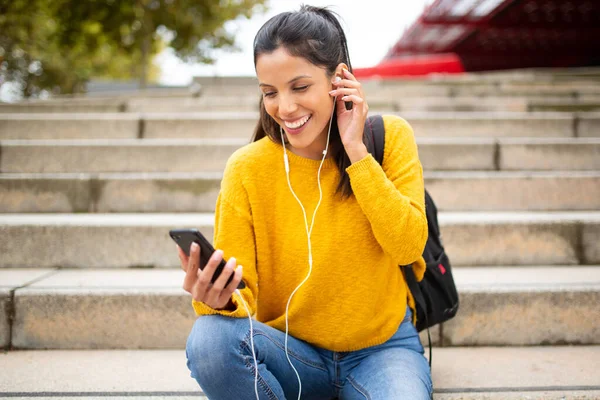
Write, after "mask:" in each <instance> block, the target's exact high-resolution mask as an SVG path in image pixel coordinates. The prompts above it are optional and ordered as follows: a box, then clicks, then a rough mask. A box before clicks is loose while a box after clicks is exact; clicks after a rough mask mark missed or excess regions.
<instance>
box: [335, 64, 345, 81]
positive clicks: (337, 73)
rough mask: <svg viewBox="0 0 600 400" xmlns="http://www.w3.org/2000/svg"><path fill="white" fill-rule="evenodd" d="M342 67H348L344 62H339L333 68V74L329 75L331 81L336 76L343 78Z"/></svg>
mask: <svg viewBox="0 0 600 400" xmlns="http://www.w3.org/2000/svg"><path fill="white" fill-rule="evenodd" d="M344 69H346V70H347V69H348V66H347V65H346V64H344V63H339V64H338V66H337V67H336V68H335V73H334V76H332V77H331V81H332V82H335V81H336V79H337V78H340V79H344V73H343V72H342V70H344Z"/></svg>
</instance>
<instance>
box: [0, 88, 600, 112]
mask: <svg viewBox="0 0 600 400" xmlns="http://www.w3.org/2000/svg"><path fill="white" fill-rule="evenodd" d="M405 94H406V93H403V94H402V97H401V98H399V97H400V96H395V97H393V98H390V96H389V95H388V96H386V97H384V98H379V97H378V96H377V95H376V93H375V94H374V95H373V96H369V99H368V101H369V108H370V109H371V110H372V112H377V113H379V112H394V111H402V112H407V111H409V112H410V111H429V112H437V111H442V112H457V111H458V112H498V111H500V112H502V111H511V112H527V111H533V112H540V111H542V112H547V111H550V112H556V111H559V112H590V111H600V101H598V99H594V98H590V99H587V100H585V99H582V98H577V97H574V96H573V93H567V94H566V95H565V94H564V93H562V94H561V93H559V94H558V95H546V96H542V95H539V94H531V93H528V94H522V95H518V96H511V95H510V94H507V93H505V94H503V95H498V96H493V95H487V96H485V97H472V96H471V97H469V96H462V97H451V96H437V97H432V96H429V97H423V94H421V97H406V96H405ZM582 96H584V95H583V94H582ZM587 96H593V94H592V95H587ZM92 100H93V101H89V100H88V101H81V100H79V101H75V100H74V101H71V102H64V101H56V100H47V101H35V102H31V101H30V102H22V103H13V104H0V113H32V114H33V113H100V112H109V113H117V112H134V113H155V112H162V113H164V112H205V111H216V112H219V111H244V112H247V111H258V105H259V102H258V98H257V96H255V95H252V96H242V97H237V98H236V99H235V100H232V98H231V97H224V96H205V97H203V96H201V97H191V96H187V97H182V96H174V97H146V98H143V97H139V98H135V97H134V98H119V97H115V98H113V99H92Z"/></svg>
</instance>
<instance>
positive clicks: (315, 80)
mask: <svg viewBox="0 0 600 400" xmlns="http://www.w3.org/2000/svg"><path fill="white" fill-rule="evenodd" d="M256 75H257V77H258V82H259V87H260V90H261V92H262V95H263V102H264V105H265V109H266V111H267V113H268V114H269V115H270V116H271V117H272V118H273V119H274V120H275V121H276V122H277V123H278V124H279V125H280V126H282V127H283V129H284V130H285V133H286V136H287V139H288V142H289V147H288V148H289V149H290V151H292V152H294V153H295V154H298V155H300V156H303V157H307V158H312V159H315V160H319V159H321V158H322V157H323V150H325V145H326V143H327V130H328V129H329V121H330V118H331V112H332V110H333V97H331V96H330V95H329V91H330V90H332V89H333V88H332V82H331V79H330V77H328V75H327V72H326V70H325V69H324V68H321V67H318V66H316V65H314V64H312V63H310V62H309V61H308V60H306V59H305V58H302V57H294V56H291V55H290V54H289V53H288V52H287V51H286V50H285V49H284V48H283V47H279V48H278V49H277V50H275V51H273V52H272V53H269V54H261V55H260V56H258V58H257V61H256Z"/></svg>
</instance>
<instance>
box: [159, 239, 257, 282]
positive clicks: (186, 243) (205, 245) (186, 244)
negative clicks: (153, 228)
mask: <svg viewBox="0 0 600 400" xmlns="http://www.w3.org/2000/svg"><path fill="white" fill-rule="evenodd" d="M169 236H171V239H173V240H174V241H175V243H177V244H178V245H179V247H181V249H182V250H183V252H184V253H185V255H187V256H188V257H189V256H190V246H191V245H192V243H194V242H196V243H198V246H200V264H199V268H200V269H204V267H205V266H206V264H207V263H208V260H209V259H210V257H211V256H212V254H213V253H214V252H215V249H214V247H213V246H212V244H210V242H209V241H208V240H206V238H205V237H204V235H203V234H202V233H201V232H200V231H199V230H198V229H193V228H192V229H171V230H170V231H169ZM226 263H227V261H226V260H224V259H223V260H221V263H220V264H219V266H218V267H217V269H216V270H215V273H214V275H213V277H212V279H211V283H215V281H216V280H217V278H218V277H219V275H221V271H223V268H224V267H225V264H226ZM233 276H234V275H233V274H231V277H230V278H229V280H228V281H227V283H226V284H225V286H227V285H229V284H230V283H231V281H232V280H233ZM245 287H246V284H245V283H244V281H243V280H242V281H240V284H239V285H238V289H244V288H245Z"/></svg>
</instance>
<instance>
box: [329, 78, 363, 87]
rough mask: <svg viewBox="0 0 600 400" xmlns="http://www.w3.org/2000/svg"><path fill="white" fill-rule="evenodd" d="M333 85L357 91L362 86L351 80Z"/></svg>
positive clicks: (344, 80) (340, 81) (343, 80)
mask: <svg viewBox="0 0 600 400" xmlns="http://www.w3.org/2000/svg"><path fill="white" fill-rule="evenodd" d="M333 84H334V85H335V86H338V87H351V88H355V89H358V88H360V87H361V86H362V85H361V83H360V82H359V81H353V80H350V79H342V80H339V81H336V82H333Z"/></svg>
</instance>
